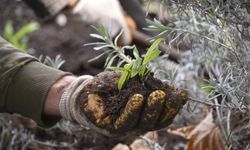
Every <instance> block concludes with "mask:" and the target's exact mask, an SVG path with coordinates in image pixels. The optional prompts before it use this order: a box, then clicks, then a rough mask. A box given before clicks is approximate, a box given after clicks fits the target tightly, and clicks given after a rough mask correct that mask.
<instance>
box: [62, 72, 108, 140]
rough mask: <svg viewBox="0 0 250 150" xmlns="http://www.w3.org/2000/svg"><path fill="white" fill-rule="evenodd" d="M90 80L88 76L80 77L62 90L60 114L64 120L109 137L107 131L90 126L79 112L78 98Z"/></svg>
mask: <svg viewBox="0 0 250 150" xmlns="http://www.w3.org/2000/svg"><path fill="white" fill-rule="evenodd" d="M92 79H93V77H92V76H90V75H84V76H80V77H78V78H77V79H76V80H75V81H73V82H72V83H71V84H70V85H69V86H68V87H67V88H66V89H65V90H64V92H63V94H62V97H61V99H60V103H59V110H60V114H61V115H62V117H63V118H64V119H66V120H69V121H72V122H76V123H78V124H80V125H83V126H85V127H88V128H91V129H94V130H95V131H97V132H99V133H102V134H104V135H107V136H111V135H110V133H109V132H108V131H106V130H104V129H101V128H98V127H96V126H95V125H94V124H92V123H91V121H90V120H89V119H88V118H87V117H86V116H85V115H84V113H81V110H80V109H81V107H80V104H79V96H80V94H81V93H82V91H83V88H84V87H85V86H86V85H87V84H88V83H90V82H91V81H92Z"/></svg>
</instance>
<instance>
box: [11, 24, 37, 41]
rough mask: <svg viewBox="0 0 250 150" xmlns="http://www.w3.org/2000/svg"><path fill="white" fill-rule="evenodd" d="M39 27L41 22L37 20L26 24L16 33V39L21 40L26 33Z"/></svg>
mask: <svg viewBox="0 0 250 150" xmlns="http://www.w3.org/2000/svg"><path fill="white" fill-rule="evenodd" d="M38 29H39V24H38V23H37V22H34V21H33V22H30V23H28V24H26V25H24V26H23V27H22V28H21V29H19V30H18V32H17V33H16V34H15V35H14V37H15V38H16V40H20V39H21V38H23V37H25V36H26V35H28V34H30V33H32V32H34V31H36V30H38Z"/></svg>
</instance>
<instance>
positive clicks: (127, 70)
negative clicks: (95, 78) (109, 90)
mask: <svg viewBox="0 0 250 150" xmlns="http://www.w3.org/2000/svg"><path fill="white" fill-rule="evenodd" d="M133 64H134V63H133V61H132V62H131V63H130V64H126V65H124V68H123V69H124V70H123V71H122V75H121V77H120V79H119V81H118V90H119V91H120V90H121V89H122V87H123V85H124V83H125V81H126V80H127V79H129V78H130V73H131V68H132V66H133Z"/></svg>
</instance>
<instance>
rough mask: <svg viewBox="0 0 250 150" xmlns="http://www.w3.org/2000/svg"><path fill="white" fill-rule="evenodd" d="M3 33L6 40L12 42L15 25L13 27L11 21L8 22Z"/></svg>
mask: <svg viewBox="0 0 250 150" xmlns="http://www.w3.org/2000/svg"><path fill="white" fill-rule="evenodd" d="M3 32H4V33H3V35H4V38H5V39H6V40H8V41H9V42H11V37H12V36H13V34H14V28H13V25H12V22H11V21H7V23H6V24H5V26H4V31H3Z"/></svg>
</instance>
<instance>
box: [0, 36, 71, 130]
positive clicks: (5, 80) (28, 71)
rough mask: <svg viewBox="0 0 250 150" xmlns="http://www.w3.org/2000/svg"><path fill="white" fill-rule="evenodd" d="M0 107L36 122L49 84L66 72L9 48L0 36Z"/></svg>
mask: <svg viewBox="0 0 250 150" xmlns="http://www.w3.org/2000/svg"><path fill="white" fill-rule="evenodd" d="M0 56H1V57H0V111H1V112H9V113H19V114H22V115H24V116H26V117H30V118H32V119H33V120H35V121H36V122H37V123H38V124H40V125H51V124H53V123H54V122H53V121H52V122H51V120H46V119H45V120H43V118H42V117H43V116H44V114H43V113H44V105H45V100H46V98H47V95H48V93H49V91H50V88H51V87H52V85H53V84H54V83H56V81H58V80H59V79H61V78H62V77H63V76H66V75H70V74H69V73H65V72H62V71H59V70H56V69H53V68H50V67H47V66H45V65H43V64H41V63H40V62H38V60H37V59H36V58H34V57H32V56H30V55H28V54H26V53H22V52H21V51H19V50H17V49H15V48H13V47H12V46H11V45H10V44H8V43H7V42H6V41H5V40H3V39H2V38H0Z"/></svg>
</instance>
